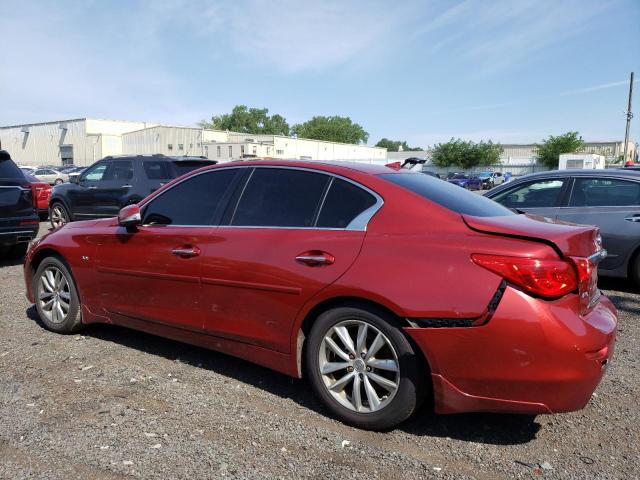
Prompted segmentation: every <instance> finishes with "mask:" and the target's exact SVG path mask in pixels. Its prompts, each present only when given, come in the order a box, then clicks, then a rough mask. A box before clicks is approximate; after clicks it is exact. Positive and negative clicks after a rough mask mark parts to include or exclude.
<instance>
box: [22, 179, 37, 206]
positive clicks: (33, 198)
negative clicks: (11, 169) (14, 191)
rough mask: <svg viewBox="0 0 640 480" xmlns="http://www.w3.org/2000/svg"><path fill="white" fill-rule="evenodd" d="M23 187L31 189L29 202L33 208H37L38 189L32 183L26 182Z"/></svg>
mask: <svg viewBox="0 0 640 480" xmlns="http://www.w3.org/2000/svg"><path fill="white" fill-rule="evenodd" d="M22 187H23V188H28V189H30V190H31V203H32V204H33V208H35V209H36V210H37V209H38V191H37V190H36V186H35V185H34V184H33V183H27V184H25V185H23V186H22Z"/></svg>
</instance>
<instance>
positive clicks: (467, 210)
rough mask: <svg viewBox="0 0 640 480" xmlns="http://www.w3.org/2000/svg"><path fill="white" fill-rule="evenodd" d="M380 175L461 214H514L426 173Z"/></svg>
mask: <svg viewBox="0 0 640 480" xmlns="http://www.w3.org/2000/svg"><path fill="white" fill-rule="evenodd" d="M380 177H381V178H384V179H385V180H387V181H389V182H391V183H395V184H396V185H399V186H401V187H403V188H405V189H407V190H409V191H411V192H413V193H417V194H418V195H420V196H421V197H424V198H426V199H427V200H431V201H432V202H435V203H437V204H439V205H441V206H443V207H444V208H446V209H448V210H451V211H452V212H456V213H459V214H462V215H473V216H476V217H499V216H505V215H515V214H514V213H513V212H512V211H511V210H509V209H508V208H505V207H503V206H502V205H499V204H498V203H496V202H494V201H493V200H489V199H488V198H486V197H483V196H482V195H478V194H477V193H471V192H469V191H468V190H465V189H463V188H460V187H458V186H457V185H453V184H451V183H448V182H444V181H442V180H438V179H437V178H433V177H430V176H428V175H422V174H419V173H415V174H412V173H406V174H403V173H385V174H382V175H380Z"/></svg>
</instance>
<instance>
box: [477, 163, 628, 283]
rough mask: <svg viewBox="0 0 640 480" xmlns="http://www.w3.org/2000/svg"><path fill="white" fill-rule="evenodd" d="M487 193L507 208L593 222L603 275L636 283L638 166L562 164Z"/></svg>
mask: <svg viewBox="0 0 640 480" xmlns="http://www.w3.org/2000/svg"><path fill="white" fill-rule="evenodd" d="M485 196H487V197H488V198H491V199H493V200H495V201H496V202H498V203H500V204H502V205H504V206H505V207H509V208H516V209H518V210H521V211H524V212H527V213H532V214H536V215H542V216H544V217H548V218H552V219H554V220H563V221H567V222H573V223H579V224H584V225H595V226H597V227H598V228H599V229H600V233H601V235H602V242H603V245H604V248H606V250H607V252H608V255H607V258H606V259H605V260H604V261H603V262H602V263H601V264H600V266H599V273H600V275H603V276H612V277H628V278H630V279H633V280H634V281H635V282H636V284H637V285H640V172H634V171H632V170H631V171H630V170H627V169H624V170H623V169H606V170H561V171H551V172H542V173H534V174H531V175H524V176H522V177H520V178H518V179H517V180H514V181H512V182H510V183H508V184H506V185H504V186H500V187H496V188H495V189H493V190H491V191H489V192H487V193H485Z"/></svg>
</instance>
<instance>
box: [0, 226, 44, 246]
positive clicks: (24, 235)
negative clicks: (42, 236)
mask: <svg viewBox="0 0 640 480" xmlns="http://www.w3.org/2000/svg"><path fill="white" fill-rule="evenodd" d="M37 234H38V225H37V224H36V225H19V226H15V227H1V228H0V245H1V246H7V245H16V244H18V243H25V242H30V241H31V240H33V239H34V238H35V237H36V235H37Z"/></svg>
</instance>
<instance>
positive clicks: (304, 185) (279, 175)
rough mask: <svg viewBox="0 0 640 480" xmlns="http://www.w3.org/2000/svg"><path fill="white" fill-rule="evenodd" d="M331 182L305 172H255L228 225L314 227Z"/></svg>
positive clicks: (324, 176)
mask: <svg viewBox="0 0 640 480" xmlns="http://www.w3.org/2000/svg"><path fill="white" fill-rule="evenodd" d="M330 179H331V177H329V176H328V175H325V174H322V173H315V172H308V171H304V170H293V169H284V168H256V169H254V171H253V173H252V174H251V177H250V178H249V181H248V183H247V184H246V186H245V188H244V192H243V193H242V196H241V198H240V200H239V202H238V205H237V207H236V210H235V212H234V214H233V215H232V217H231V225H236V226H245V227H258V226H259V227H313V225H314V222H315V219H316V215H317V213H318V209H319V207H320V202H321V200H322V197H323V195H324V192H325V189H326V187H327V186H328V182H329V180H330Z"/></svg>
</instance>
